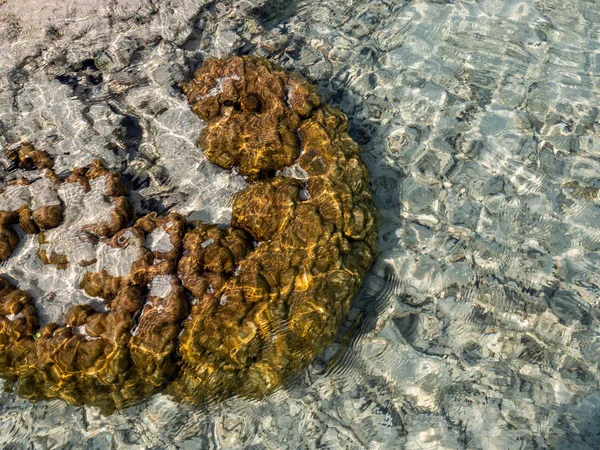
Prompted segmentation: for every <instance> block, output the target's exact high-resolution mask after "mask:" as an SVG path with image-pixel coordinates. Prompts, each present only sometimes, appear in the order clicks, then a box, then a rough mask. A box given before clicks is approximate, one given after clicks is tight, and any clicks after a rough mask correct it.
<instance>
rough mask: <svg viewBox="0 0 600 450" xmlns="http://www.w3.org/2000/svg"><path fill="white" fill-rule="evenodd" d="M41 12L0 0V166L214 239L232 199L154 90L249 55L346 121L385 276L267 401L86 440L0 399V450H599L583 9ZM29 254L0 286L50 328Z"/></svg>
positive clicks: (91, 421)
mask: <svg viewBox="0 0 600 450" xmlns="http://www.w3.org/2000/svg"><path fill="white" fill-rule="evenodd" d="M44 3H45V2H42V1H40V0H23V1H20V2H15V1H14V0H5V1H2V0H0V54H1V55H2V57H1V58H0V141H1V142H2V145H4V146H7V147H10V146H11V145H16V144H17V143H19V142H22V141H24V140H27V141H29V142H31V143H32V144H34V145H35V146H36V148H42V149H44V148H48V149H52V151H53V152H54V156H55V167H56V168H57V170H59V171H60V168H61V167H62V168H63V169H64V170H66V169H67V168H71V167H75V166H84V165H86V164H89V162H91V161H92V160H93V159H96V158H101V159H102V160H103V161H105V162H106V163H107V165H108V166H109V168H111V169H114V170H118V171H119V172H121V173H122V174H123V176H124V177H125V178H127V177H128V179H129V183H130V186H128V187H130V190H131V191H132V192H133V194H132V203H133V204H134V208H135V209H136V211H137V212H143V211H145V208H146V209H147V210H150V209H157V208H159V207H162V208H164V211H170V210H173V208H176V210H177V212H180V213H182V214H189V213H190V212H192V211H193V212H194V213H193V216H192V217H191V219H201V220H206V221H212V222H217V223H224V224H225V223H228V221H229V220H230V218H231V208H230V206H231V205H230V204H228V199H230V198H231V195H232V194H233V193H234V192H237V191H239V190H240V189H242V188H243V187H244V180H243V179H242V178H241V177H239V176H236V175H235V174H230V173H228V172H224V171H220V170H219V169H216V168H214V166H212V165H211V164H210V163H209V162H208V161H207V160H206V158H205V157H204V156H203V155H202V152H201V151H200V150H199V149H198V148H197V145H196V142H195V137H196V136H197V135H198V132H199V127H201V126H202V125H203V124H202V122H201V120H200V119H198V118H196V117H195V116H194V115H193V114H192V113H191V112H190V111H189V108H188V107H187V104H186V103H185V101H184V99H182V97H181V93H180V91H179V90H178V88H177V85H178V83H180V82H182V81H183V80H185V79H187V78H188V77H189V74H190V73H191V72H192V71H193V70H194V69H195V68H197V67H199V66H200V65H201V63H202V61H203V60H204V59H206V58H208V57H218V58H223V57H228V56H230V55H232V54H252V55H256V56H262V57H266V58H267V59H269V60H271V61H273V62H274V63H275V64H277V65H280V66H283V67H285V68H286V69H289V70H293V71H296V72H300V73H301V74H303V75H304V77H306V78H307V79H308V80H309V81H310V82H311V83H313V84H316V85H317V87H318V91H319V93H320V94H321V95H322V97H323V100H324V102H326V103H328V104H331V105H333V106H335V107H337V108H339V109H341V110H342V111H343V112H344V113H345V114H347V115H348V118H349V120H350V122H351V123H350V129H351V130H352V138H353V139H354V140H355V141H357V142H358V143H359V144H360V145H361V147H362V148H363V149H364V153H363V156H364V159H365V161H366V163H367V165H368V166H369V171H370V173H371V179H372V182H373V195H374V198H375V201H376V204H377V207H378V210H379V212H380V213H381V216H382V223H381V227H380V233H379V243H378V245H379V248H380V250H381V252H382V255H381V256H380V258H379V260H378V262H377V263H376V265H375V267H374V269H373V270H372V271H371V273H370V275H368V276H367V279H366V282H365V286H364V288H363V289H362V291H361V292H359V294H358V295H357V297H356V298H355V300H354V305H353V308H352V310H351V311H350V313H349V315H348V317H347V319H346V322H345V324H344V326H343V329H342V330H341V331H340V333H339V335H338V338H337V340H336V342H335V343H334V344H333V345H332V346H330V347H329V348H328V349H327V350H326V351H325V352H324V353H323V354H322V355H321V356H320V357H319V358H318V360H317V361H316V362H315V363H314V364H313V365H312V366H311V367H310V368H309V369H308V370H306V371H305V372H304V373H303V374H301V375H300V376H299V377H297V379H295V380H294V381H293V382H292V383H291V384H290V385H289V386H287V387H286V388H284V389H281V390H279V391H278V392H276V393H275V394H274V395H272V396H271V397H269V398H268V399H266V400H263V401H260V402H251V401H247V400H242V399H231V400H228V401H226V402H223V403H218V404H211V405H208V406H206V407H205V408H204V409H198V408H193V407H190V406H186V405H179V404H176V403H175V402H173V401H172V400H171V399H170V398H169V397H167V396H163V395H159V396H155V397H154V398H153V399H152V400H151V401H150V402H148V403H147V404H145V405H141V406H136V407H133V408H129V409H127V410H125V411H123V412H121V413H118V414H115V415H112V416H110V417H108V418H106V417H103V416H101V415H99V413H98V411H97V410H96V409H94V408H73V407H69V406H66V405H65V404H63V403H61V402H58V401H54V402H41V403H38V404H35V405H29V404H27V403H26V402H24V401H22V400H19V399H18V398H16V397H14V396H12V395H9V394H2V396H1V400H0V446H2V447H4V448H11V449H21V448H23V449H25V448H27V449H29V448H40V449H42V448H43V449H50V448H77V449H79V448H86V449H87V448H90V449H91V448H102V449H104V448H110V449H125V448H127V449H130V448H133V449H147V448H155V449H165V448H167V449H179V448H227V449H246V448H252V449H263V448H272V449H282V448H289V449H299V448H301V449H304V448H306V449H317V448H319V449H321V448H327V449H363V448H365V449H390V448H403V449H404V448H405V449H419V450H420V449H534V448H536V449H545V448H550V449H562V448H569V449H594V448H598V447H599V446H600V419H599V417H600V390H599V378H600V374H599V367H598V361H600V358H599V356H600V335H599V332H598V330H599V329H600V306H599V298H600V296H599V294H600V289H599V285H600V279H599V277H598V273H599V264H600V228H599V224H600V220H599V212H598V211H599V209H598V207H599V206H600V197H599V195H598V193H599V191H600V123H599V110H600V100H599V99H600V4H599V3H598V1H597V0H588V1H584V0H563V1H558V0H543V1H542V0H521V1H515V0H507V1H500V0H479V1H476V0H464V1H463V0H454V1H451V0H448V1H446V0H393V1H392V0H378V1H375V0H370V1H367V0H344V1H336V0H318V1H317V0H299V1H298V0H292V1H283V0H280V1H278V0H258V1H250V0H241V1H233V0H223V1H207V0H202V1H197V0H194V1H192V0H161V1H158V0H156V1H144V0H130V1H127V2H125V1H114V2H110V3H108V4H107V5H99V4H98V2H91V1H88V0H79V1H74V0H70V1H66V0H65V1H63V2H60V4H57V5H55V6H53V7H52V8H44V7H42V6H40V5H43V4H44ZM81 149H85V150H84V151H82V150H81ZM182 155H183V156H182ZM0 163H3V162H2V161H0ZM5 175H6V177H8V176H9V173H8V172H7V171H0V176H1V177H5ZM196 180H201V181H196ZM33 247H34V246H33V245H31V244H30V243H28V242H25V243H24V244H23V248H22V249H21V250H20V253H19V254H18V255H17V257H16V258H15V259H14V261H13V262H9V263H8V264H3V265H2V266H1V267H0V271H1V272H2V273H4V274H7V275H8V276H12V277H14V278H15V279H23V278H25V277H24V276H23V272H26V273H28V274H29V279H30V280H31V282H30V284H29V285H23V286H19V287H20V288H22V289H25V290H27V291H28V292H30V293H31V294H32V296H33V297H34V298H42V297H43V299H44V301H41V302H40V305H36V307H37V308H39V309H40V310H42V312H41V313H40V316H41V317H48V318H49V319H48V320H50V318H52V317H57V316H60V315H61V314H63V313H64V311H65V310H66V309H67V308H68V304H69V302H70V301H74V300H72V299H70V298H69V296H68V295H67V294H66V293H65V295H63V296H61V295H59V294H58V292H59V291H60V292H64V285H70V284H72V283H73V282H74V280H72V279H60V278H56V277H54V275H53V273H51V272H50V271H49V270H48V269H43V268H40V267H38V266H36V265H35V264H34V263H33V262H32V261H33V260H32V258H31V254H32V253H31V248H33ZM72 276H73V277H74V276H75V275H72ZM55 293H56V294H55ZM77 301H78V302H82V301H85V299H81V298H80V299H77Z"/></svg>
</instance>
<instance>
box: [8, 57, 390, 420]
mask: <svg viewBox="0 0 600 450" xmlns="http://www.w3.org/2000/svg"><path fill="white" fill-rule="evenodd" d="M183 89H184V92H185V93H186V95H187V97H188V100H189V101H190V103H191V104H192V105H193V109H194V111H195V112H196V113H197V114H199V115H200V116H201V117H202V118H203V119H204V120H206V121H207V125H206V127H205V128H204V130H203V132H202V135H201V137H200V145H201V146H202V147H203V149H204V152H205V153H206V155H207V156H208V158H209V159H210V160H211V161H212V162H214V163H215V164H218V165H219V166H221V167H224V168H232V167H238V168H239V171H240V173H241V174H243V175H247V176H248V180H249V181H250V182H251V183H250V184H249V185H248V186H247V187H246V188H245V189H244V190H242V191H241V192H239V193H238V194H236V196H235V198H234V201H233V211H232V227H230V228H221V227H218V226H216V225H210V224H203V223H199V222H194V223H188V222H187V221H186V220H185V218H183V217H181V216H179V215H177V214H169V215H167V216H165V217H158V216H157V215H156V214H151V215H148V216H146V217H143V218H141V219H138V220H137V221H136V222H135V223H134V225H133V226H130V227H127V225H128V221H129V220H130V218H131V209H130V207H129V204H128V203H125V202H126V197H125V195H126V192H125V190H124V187H123V185H122V183H120V180H119V179H118V176H117V175H116V174H114V173H109V172H108V171H106V170H105V169H103V168H102V167H101V166H100V165H99V164H98V163H96V164H95V165H94V166H93V167H91V168H89V169H76V170H74V172H73V174H72V175H71V176H70V177H69V178H67V179H66V180H65V182H78V183H81V184H82V186H84V187H85V186H87V189H89V181H90V180H92V179H94V177H98V176H103V177H106V183H105V189H106V193H107V195H109V196H110V197H111V198H113V200H114V202H115V204H116V203H117V201H118V199H125V200H120V201H121V203H122V204H121V205H120V206H117V207H116V208H115V210H114V211H115V212H114V214H113V216H112V217H111V218H110V220H108V221H107V222H106V223H103V224H99V225H98V226H91V227H88V229H86V230H85V231H86V232H88V233H90V234H92V235H94V236H95V237H96V238H97V239H98V240H99V242H101V243H102V245H105V246H108V247H110V248H112V249H115V250H118V249H125V248H128V249H134V250H135V252H134V253H133V254H135V255H136V258H137V259H136V260H135V261H134V262H133V263H132V264H131V268H130V271H129V273H128V274H125V275H114V274H110V273H109V272H108V271H106V270H101V271H99V272H88V273H86V274H85V276H84V277H83V279H82V282H81V286H80V287H81V288H82V289H84V290H85V292H86V293H87V294H88V295H91V296H96V297H99V298H102V299H104V301H105V302H106V306H107V310H106V311H105V312H98V311H95V310H94V309H93V308H92V307H90V306H87V305H77V306H73V307H72V308H71V309H70V310H69V312H68V314H67V317H66V322H65V324H64V325H62V326H59V325H58V324H54V323H50V324H46V325H45V326H43V327H42V328H41V329H40V330H39V331H38V332H37V333H36V328H37V325H38V321H37V316H36V315H35V310H34V308H33V306H32V303H31V300H30V298H29V296H28V295H27V294H26V293H24V292H22V291H19V290H15V289H14V288H12V287H11V286H10V285H9V284H8V283H7V282H6V281H4V280H2V281H0V297H1V299H0V352H1V357H0V373H1V374H2V375H3V376H4V377H6V378H8V379H9V381H11V382H13V386H14V388H15V390H16V392H17V393H18V394H20V395H22V396H24V397H26V398H29V399H33V400H35V399H41V398H54V397H58V398H63V399H65V400H66V401H68V402H70V403H72V404H91V405H97V406H100V407H101V408H102V409H103V411H104V412H110V411H113V410H114V409H116V408H121V407H124V406H127V405H130V404H133V403H135V402H137V401H140V400H141V399H144V398H145V397H147V396H148V395H151V394H153V393H155V392H159V391H161V390H164V389H166V392H167V393H169V394H172V395H174V396H176V397H177V398H179V399H182V400H185V401H189V402H193V403H198V402H202V401H205V400H207V399H211V398H222V397H225V396H230V395H243V396H251V397H256V396H262V395H265V394H268V393H270V392H272V391H273V390H274V389H276V388H277V387H279V386H281V385H283V384H284V383H285V381H286V380H287V379H288V377H289V376H290V375H291V374H293V373H294V372H297V371H298V370H300V369H302V368H303V367H306V366H307V365H308V364H309V363H310V362H311V361H312V360H313V358H314V357H315V356H316V355H317V354H318V353H319V352H320V351H321V350H323V348H324V347H325V346H326V345H328V344H329V343H330V342H331V341H332V339H333V337H334V336H335V333H336V331H337V328H338V326H339V325H340V323H341V321H342V320H343V317H344V316H345V314H346V313H347V311H348V309H349V306H350V301H351V299H352V297H353V295H354V294H355V292H356V291H357V289H358V287H359V285H360V283H361V281H362V279H363V277H364V275H365V273H366V271H367V270H368V269H369V267H370V266H371V264H372V262H373V259H374V258H375V256H376V253H377V248H376V239H377V224H378V220H379V219H378V216H377V213H376V210H375V206H374V204H373V200H372V198H371V193H370V188H369V179H368V173H367V170H366V167H365V165H364V163H363V161H362V159H361V157H360V149H359V147H358V146H357V145H356V143H354V142H353V141H352V139H351V138H350V137H349V136H348V134H347V120H346V117H345V116H344V115H343V114H342V113H341V112H339V111H338V110H336V109H333V108H331V107H328V106H326V105H322V104H321V100H320V97H319V96H318V94H317V93H316V91H315V89H314V88H313V87H312V86H310V85H309V84H308V83H306V82H304V81H302V80H300V79H299V78H297V77H296V76H294V75H288V74H286V73H285V72H283V71H281V70H278V69H276V68H274V67H273V66H272V65H271V64H270V63H269V62H267V61H266V60H263V59H257V58H252V57H232V58H229V59H227V60H224V61H221V60H209V61H207V62H206V63H205V64H204V66H203V67H202V68H201V69H200V70H199V71H198V72H197V73H196V74H195V77H194V79H193V80H191V81H190V82H188V83H186V84H185V85H184V86H183ZM35 158H37V160H39V161H43V158H41V157H40V156H39V155H38V156H36V157H35ZM31 159H32V160H34V158H33V156H32V157H31ZM37 160H36V161H37ZM35 219H36V218H35V217H33V218H31V214H29V213H28V212H27V211H25V212H19V213H16V212H14V211H6V212H0V258H2V257H3V256H6V255H9V254H10V251H12V248H14V246H15V245H16V244H15V243H14V239H13V237H12V235H11V234H10V226H12V224H14V223H17V222H19V220H22V221H23V223H24V224H25V225H27V224H29V222H31V220H33V222H35V224H37V226H39V227H40V228H44V227H43V226H42V225H46V224H43V223H42V224H38V223H37V222H36V220H35ZM22 226H23V225H22ZM32 227H33V225H31V228H32ZM24 228H25V227H24ZM2 233H4V234H2ZM154 241H157V242H158V241H160V243H161V244H160V245H154V244H153V242H154ZM41 242H42V241H41ZM40 256H41V257H42V253H40ZM58 256H60V255H58ZM58 256H57V258H58V259H56V260H53V259H52V258H49V257H48V256H46V261H45V262H47V263H55V264H63V265H64V264H67V263H73V262H70V261H65V260H61V259H60V258H59V257H58ZM6 257H7V256H6ZM79 264H80V265H81V266H84V265H85V264H87V263H85V264H84V262H79ZM17 381H18V383H14V382H17Z"/></svg>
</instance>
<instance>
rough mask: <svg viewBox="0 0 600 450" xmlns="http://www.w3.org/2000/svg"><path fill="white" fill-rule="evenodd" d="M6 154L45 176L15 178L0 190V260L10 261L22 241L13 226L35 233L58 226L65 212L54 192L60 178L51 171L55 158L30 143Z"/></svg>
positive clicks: (22, 165) (25, 168)
mask: <svg viewBox="0 0 600 450" xmlns="http://www.w3.org/2000/svg"><path fill="white" fill-rule="evenodd" d="M7 156H8V157H9V159H11V160H12V161H13V163H14V164H15V165H16V166H17V167H19V168H21V169H23V170H32V169H38V170H40V173H41V175H42V176H41V178H39V179H38V180H36V181H34V182H33V183H32V182H30V181H29V180H27V179H25V178H21V179H18V180H15V181H13V182H12V183H10V185H9V186H7V187H6V188H5V189H3V190H0V261H5V260H7V259H8V258H9V257H10V255H11V254H12V251H13V250H14V249H15V248H16V247H17V245H18V244H19V236H18V234H17V233H16V231H15V229H14V227H13V226H14V225H17V224H18V225H19V226H20V227H21V228H22V229H23V231H24V232H25V233H27V234H35V233H38V232H39V231H40V230H47V229H50V228H54V227H56V226H58V224H59V223H60V222H61V220H62V215H63V208H62V205H61V202H60V200H59V199H58V197H57V195H56V191H55V185H56V183H58V182H59V179H58V177H57V176H56V174H55V173H54V172H53V171H52V165H53V162H52V159H50V157H49V156H48V155H47V154H46V153H45V152H43V151H41V150H35V149H34V148H33V147H32V146H31V145H30V144H25V145H23V146H22V147H20V148H19V149H18V150H12V151H9V152H7Z"/></svg>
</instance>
